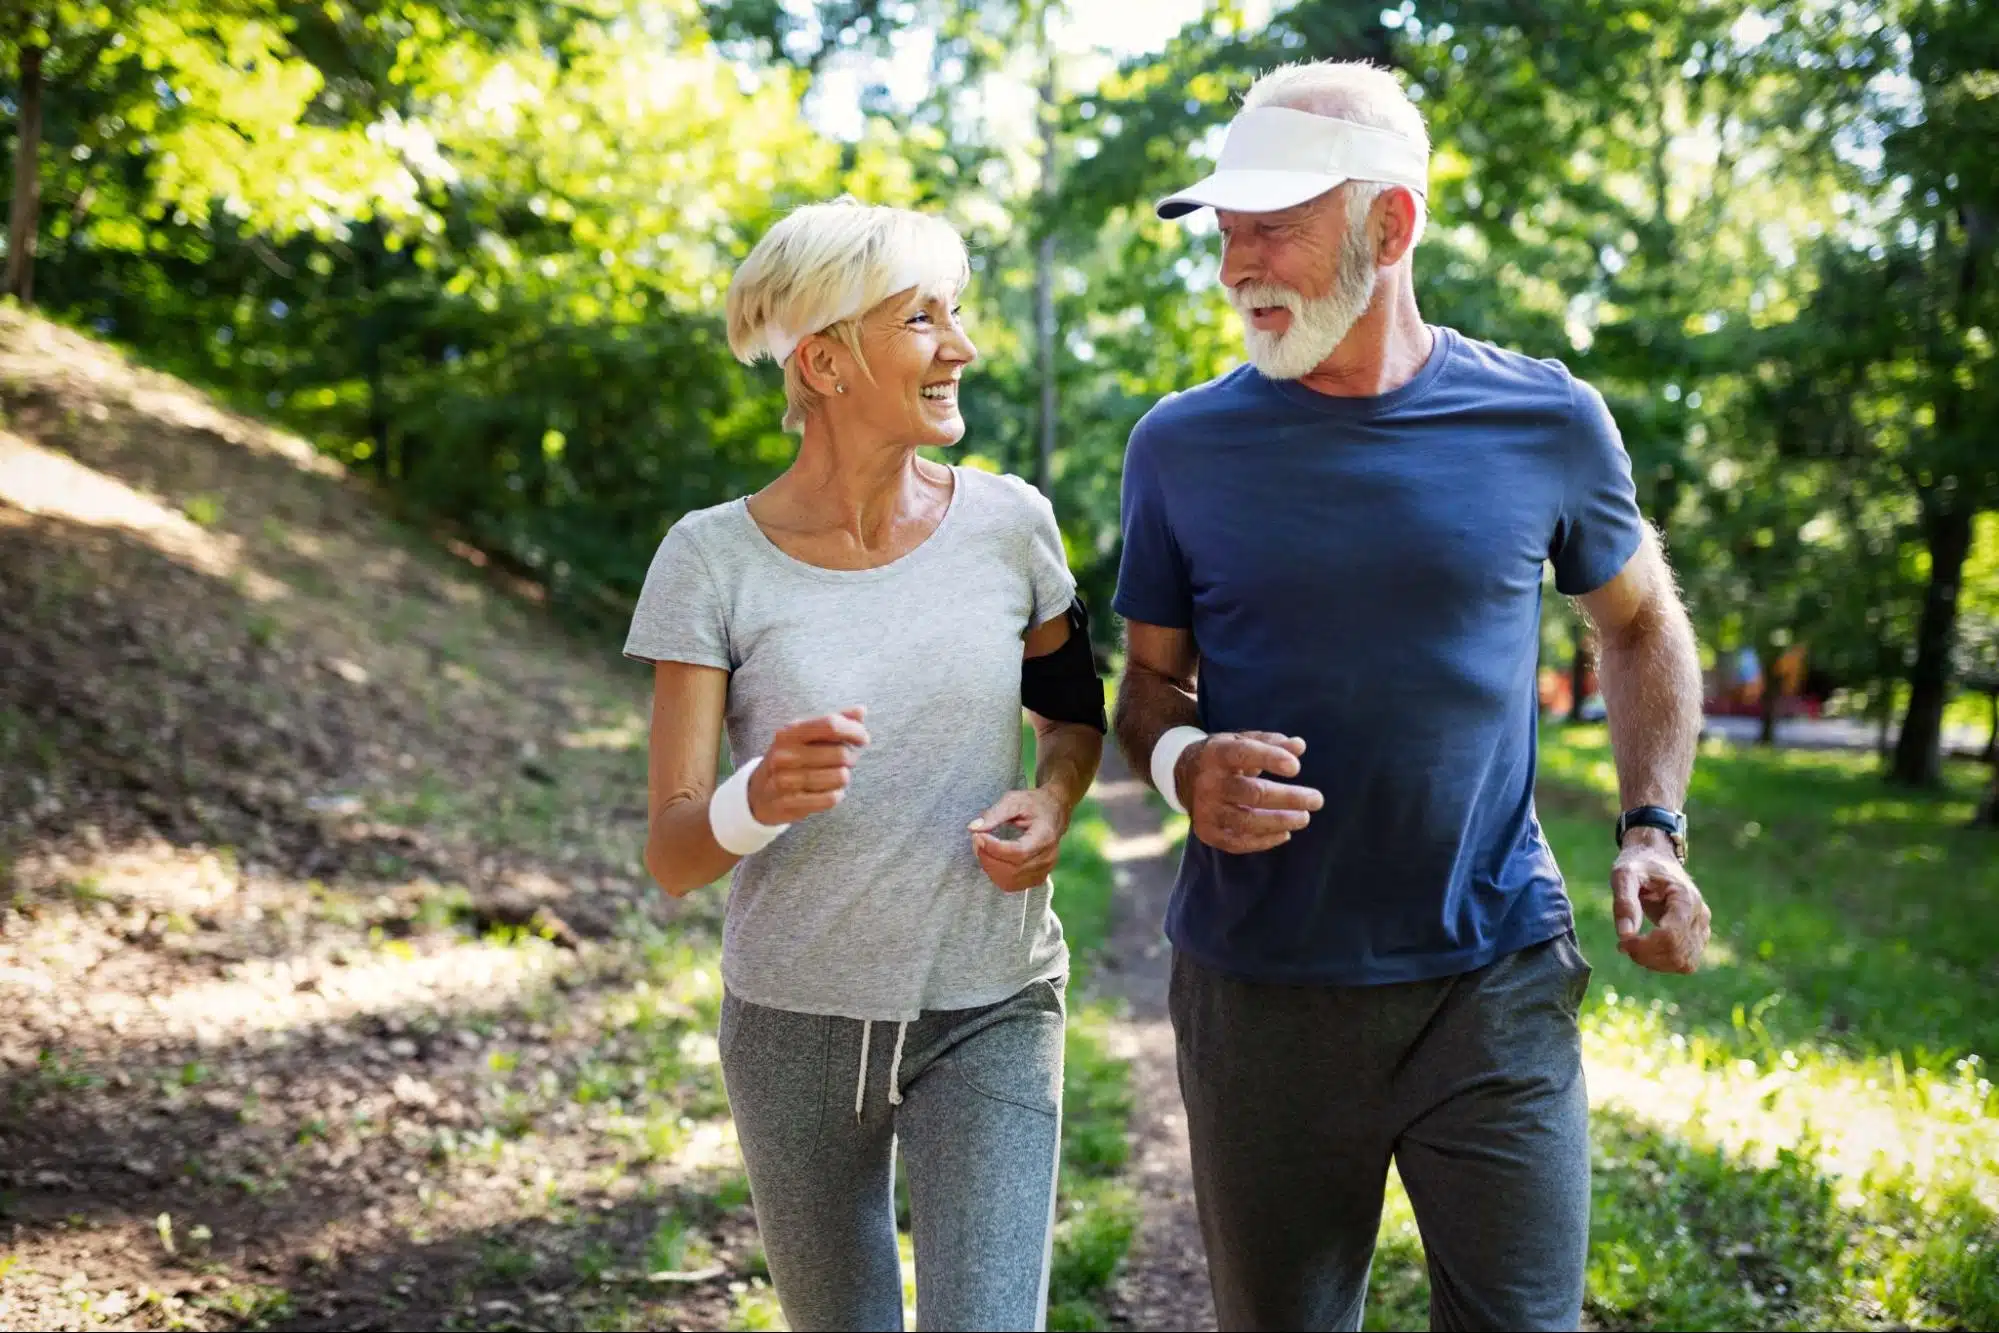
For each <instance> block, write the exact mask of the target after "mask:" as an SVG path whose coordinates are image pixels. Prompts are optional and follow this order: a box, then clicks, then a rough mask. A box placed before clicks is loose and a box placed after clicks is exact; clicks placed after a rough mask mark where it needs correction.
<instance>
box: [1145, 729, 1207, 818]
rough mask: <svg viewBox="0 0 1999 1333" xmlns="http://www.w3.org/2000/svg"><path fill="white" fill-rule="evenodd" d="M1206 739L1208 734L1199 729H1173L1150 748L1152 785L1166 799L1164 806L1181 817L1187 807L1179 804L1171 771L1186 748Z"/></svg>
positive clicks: (1178, 794) (1178, 796)
mask: <svg viewBox="0 0 1999 1333" xmlns="http://www.w3.org/2000/svg"><path fill="white" fill-rule="evenodd" d="M1206 739H1208V733H1207V732H1205V731H1202V730H1201V729H1200V728H1199V727H1173V728H1171V729H1170V730H1168V731H1167V733H1166V734H1165V735H1164V736H1161V737H1160V738H1159V743H1158V744H1157V745H1155V746H1153V747H1152V785H1153V786H1155V787H1157V788H1158V789H1159V794H1160V795H1161V796H1164V797H1165V798H1166V804H1168V805H1170V806H1172V807H1173V808H1174V809H1175V810H1177V811H1179V812H1180V813H1181V814H1183V815H1184V814H1186V813H1187V807H1186V806H1184V805H1182V804H1180V793H1179V791H1178V790H1177V789H1176V788H1177V786H1178V784H1176V783H1175V782H1174V781H1173V769H1174V768H1175V767H1176V766H1177V765H1178V764H1179V762H1180V756H1181V755H1182V754H1184V753H1185V752H1186V750H1187V747H1188V746H1190V745H1192V744H1194V743H1195V742H1196V741H1204V740H1206Z"/></svg>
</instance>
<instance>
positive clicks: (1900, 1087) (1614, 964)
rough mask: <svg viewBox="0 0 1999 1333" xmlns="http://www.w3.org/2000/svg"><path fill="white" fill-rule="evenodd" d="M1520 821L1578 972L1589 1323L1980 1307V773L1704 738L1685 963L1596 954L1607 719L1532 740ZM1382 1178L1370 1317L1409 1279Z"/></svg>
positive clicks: (1997, 1027)
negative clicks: (1532, 789)
mask: <svg viewBox="0 0 1999 1333" xmlns="http://www.w3.org/2000/svg"><path fill="white" fill-rule="evenodd" d="M1542 775H1543V787H1542V793H1541V801H1540V808H1541V815H1542V822H1543V825H1544V827H1545V828H1546V831H1547V834H1548V838H1549V841H1550V842H1551V843H1552V844H1553V846H1554V848H1555V852H1556V856H1557V858H1558V859H1559V861H1560V863H1561V865H1562V869H1563V872H1564V874H1565V876H1566V877H1567V879H1568V883H1569V892H1570V896H1571V897H1572V899H1573V900H1574V902H1575V905H1576V915H1577V934H1578V936H1579V938H1580V939H1581V941H1582V945H1583V950H1584V952H1585V953H1586V954H1587V955H1588V956H1589V958H1590V961H1591V963H1592V964H1593V965H1594V967H1595V969H1596V975H1595V979H1594V981H1593V983H1592V986H1591V993H1590V997H1589V999H1588V1001H1587V1002H1586V1004H1585V1006H1584V1011H1583V1034H1584V1053H1585V1060H1586V1063H1587V1067H1588V1075H1589V1080H1590V1089H1591V1100H1592V1102H1593V1104H1594V1106H1595V1117H1594V1127H1593V1138H1594V1143H1595V1172H1594V1175H1595V1186H1594V1188H1595V1194H1594V1205H1593V1210H1592V1226H1591V1246H1590V1258H1589V1269H1588V1286H1587V1293H1588V1294H1587V1301H1588V1311H1589V1316H1590V1318H1591V1320H1592V1321H1594V1322H1595V1323H1596V1324H1597V1325H1598V1326H1601V1327H1606V1328H1880V1327H1903V1328H1992V1327H1996V1326H1999V1096H1995V1093H1994V1089H1993V1086H1992V1083H1991V1081H1990V1078H1989V1070H1988V1068H1987V1061H1988V1059H1989V1057H1990V1053H1991V1052H1993V1051H1994V1050H1995V1048H1999V1003H1995V992H1996V991H1999V965H1995V962H1994V960H1995V959H1999V836H1995V835H1993V834H1990V833H1986V832H1982V831H1979V830H1974V829H1970V828H1967V827H1966V826H1965V825H1966V823H1967V821H1968V820H1969V819H1970V817H1971V813H1972V809H1973V806H1974V804H1975V802H1976V798H1977V794H1978V790H1979V788H1980V786H1981V785H1982V782H1983V780H1984V778H1985V776H1986V775H1985V773H1984V772H1983V770H1981V769H1978V768H1976V767H1974V766H1971V765H1954V766H1952V768H1951V771H1950V773H1949V780H1948V787H1947V789H1946V790H1945V791H1943V792H1940V793H1935V794H1911V793H1907V792H1902V791H1897V790H1894V789H1891V788H1888V787H1886V786H1884V785H1883V784H1882V783H1881V781H1880V779H1879V777H1878V776H1877V774H1876V771H1875V767H1874V761H1873V760H1872V759H1871V758H1870V757H1868V756H1865V755H1853V754H1843V753H1808V752H1795V751H1779V752H1771V753H1764V752H1759V751H1757V750H1754V749H1751V748H1733V747H1728V746H1725V745H1715V746H1711V747H1709V748H1706V749H1704V750H1703V753H1702V755H1701V758H1700V762H1699V765H1698V768H1697V770H1696V776H1695V781H1694V786H1693V791H1692V793H1691V795H1690V797H1689V801H1688V810H1689V814H1690V817H1691V819H1692V824H1693V831H1694V844H1693V847H1694V851H1693V860H1692V864H1691V868H1692V870H1693V872H1694V874H1695V877H1696V879H1697V881H1698V882H1699V883H1700V885H1701V889H1702V892H1703V893H1704V894H1705V895H1706V896H1707V899H1708V902H1709V904H1710V905H1711V906H1712V908H1713V910H1714V914H1715V934H1714V943H1713V945H1712V947H1711V949H1710V951H1709V955H1708V962H1707V966H1706V967H1704V968H1703V970H1702V971H1701V972H1700V973H1699V974H1698V975H1696V976H1694V977H1667V976H1661V975H1658V974H1655V973H1650V972H1645V971H1643V970H1641V969H1639V968H1638V967H1636V966H1635V965H1633V964H1631V963H1630V962H1628V961H1627V960H1625V959H1624V958H1623V957H1622V956H1621V955H1620V954H1618V953H1617V950H1616V945H1615V931H1614V928H1613V926H1612V924H1611V920H1610V912H1609V896H1608V888H1607V875H1608V871H1609V867H1610V862H1611V859H1612V855H1613V849H1612V847H1611V841H1610V838H1609V836H1608V835H1607V834H1606V832H1605V828H1606V827H1607V821H1608V818H1609V812H1610V811H1611V808H1612V805H1613V802H1614V796H1615V772H1614V769H1613V768H1612V767H1611V764H1610V752H1609V749H1608V744H1607V741H1606V739H1605V735H1604V732H1603V730H1602V729H1601V728H1595V727H1590V728H1573V729H1563V730H1559V731H1558V730H1555V729H1552V728H1551V729H1550V730H1549V731H1548V732H1547V733H1545V734H1544V736H1543V740H1542ZM1422 1263H1423V1260H1422V1248H1421V1245H1420V1242H1419V1240H1418V1238H1417V1235H1416V1230H1415V1225H1414V1218H1413V1216H1412V1215H1411V1214H1410V1211H1409V1205H1408V1201H1407V1198H1406V1196H1404V1195H1403V1194H1402V1193H1401V1191H1400V1188H1399V1187H1395V1188H1392V1189H1391V1194H1390V1200H1389V1206H1388V1209H1387V1211H1386V1214H1385V1216H1384V1220H1383V1225H1382V1233H1381V1239H1380V1249H1379V1251H1378V1253H1377V1262H1376V1265H1375V1281H1374V1286H1373V1290H1372V1291H1371V1294H1370V1297H1369V1310H1368V1315H1367V1324H1366V1326H1367V1327H1369V1328H1405V1327H1412V1326H1413V1327H1420V1326H1422V1323H1423V1321H1424V1320H1425V1319H1426V1317H1427V1303H1428V1290H1429V1289H1428V1282H1427V1278H1426V1276H1425V1274H1424V1271H1423V1266H1422Z"/></svg>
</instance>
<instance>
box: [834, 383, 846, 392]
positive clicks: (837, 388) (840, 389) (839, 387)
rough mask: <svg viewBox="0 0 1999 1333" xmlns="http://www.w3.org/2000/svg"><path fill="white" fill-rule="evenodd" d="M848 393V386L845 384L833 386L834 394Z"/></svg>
mask: <svg viewBox="0 0 1999 1333" xmlns="http://www.w3.org/2000/svg"><path fill="white" fill-rule="evenodd" d="M846 391H847V386H846V385H844V384H835V385H834V386H833V392H835V393H845V392H846Z"/></svg>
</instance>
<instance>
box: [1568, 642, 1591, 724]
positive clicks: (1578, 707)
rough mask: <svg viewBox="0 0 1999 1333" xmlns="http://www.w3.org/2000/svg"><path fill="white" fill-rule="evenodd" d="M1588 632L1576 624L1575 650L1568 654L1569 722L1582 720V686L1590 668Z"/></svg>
mask: <svg viewBox="0 0 1999 1333" xmlns="http://www.w3.org/2000/svg"><path fill="white" fill-rule="evenodd" d="M1592 656H1593V654H1592V653H1591V652H1590V643H1589V630H1588V629H1587V628H1585V627H1584V625H1583V624H1582V622H1581V621H1577V622H1576V630H1575V650H1574V651H1573V652H1572V653H1570V654H1569V721H1571V722H1580V721H1582V720H1583V686H1584V683H1585V682H1586V681H1587V680H1588V678H1589V671H1590V666H1591V664H1592V663H1591V658H1592Z"/></svg>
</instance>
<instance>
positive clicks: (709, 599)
mask: <svg viewBox="0 0 1999 1333" xmlns="http://www.w3.org/2000/svg"><path fill="white" fill-rule="evenodd" d="M625 656H626V657H631V658H636V659H638V660H639V661H641V662H688V663H691V664H693V665H694V666H708V667H720V668H721V669H722V670H724V671H729V670H732V669H733V668H734V666H735V664H734V663H733V662H731V661H730V660H729V631H728V619H727V615H726V608H725V607H724V606H723V604H722V597H721V593H720V591H719V590H718V589H717V588H716V586H715V579H714V576H713V574H712V573H711V572H710V571H709V568H708V561H707V559H706V558H705V557H704V556H703V555H702V554H701V548H700V547H699V546H698V545H696V543H695V541H694V538H693V537H692V536H691V535H690V534H689V533H688V531H687V526H686V523H685V521H684V520H683V521H682V522H680V523H676V524H674V525H673V527H672V529H671V530H670V531H668V533H667V534H666V539H665V540H664V541H662V542H661V543H660V544H659V550H658V551H656V552H654V554H653V558H652V567H651V568H649V569H648V570H647V571H646V581H645V587H644V588H642V589H640V591H639V600H638V605H636V606H635V607H633V608H632V624H631V630H630V632H629V633H628V634H627V635H626V637H625Z"/></svg>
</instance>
